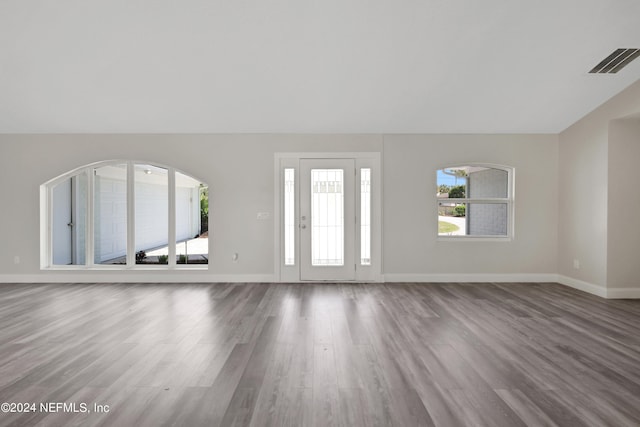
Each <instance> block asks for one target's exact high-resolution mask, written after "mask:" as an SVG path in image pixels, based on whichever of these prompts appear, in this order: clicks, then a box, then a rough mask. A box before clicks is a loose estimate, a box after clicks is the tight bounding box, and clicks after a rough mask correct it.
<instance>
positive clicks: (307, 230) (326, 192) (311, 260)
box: [299, 159, 356, 280]
mask: <svg viewBox="0 0 640 427" xmlns="http://www.w3.org/2000/svg"><path fill="white" fill-rule="evenodd" d="M355 197H356V192H355V160H354V159H300V211H299V212H300V218H299V227H300V279H301V280H355V273H356V266H355V235H356V227H355V224H356V213H355V205H356V203H355Z"/></svg>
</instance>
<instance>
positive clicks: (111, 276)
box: [0, 268, 640, 299]
mask: <svg viewBox="0 0 640 427" xmlns="http://www.w3.org/2000/svg"><path fill="white" fill-rule="evenodd" d="M106 270H109V269H105V270H103V271H101V272H100V273H97V272H88V273H87V274H81V273H79V272H78V271H77V270H75V271H74V273H73V274H69V273H68V271H70V270H66V271H67V272H65V270H59V271H57V272H56V271H55V270H47V271H46V272H45V273H43V274H0V284H3V283H4V284H9V283H276V282H278V280H277V275H276V274H209V273H208V271H207V270H206V269H200V270H196V269H193V268H187V269H176V270H169V271H167V270H166V269H165V270H159V271H151V269H145V270H133V271H132V270H129V271H127V272H126V273H123V271H122V270H115V269H111V270H112V273H107V271H106ZM185 270H186V271H190V274H185V273H186V271H185ZM359 282H361V281H355V282H354V283H359ZM412 282H413V283H452V282H463V283H491V282H494V283H509V282H514V283H559V284H561V285H564V286H568V287H570V288H574V289H577V290H579V291H583V292H587V293H589V294H592V295H596V296H598V297H601V298H607V299H623V298H624V299H640V288H611V289H607V288H605V287H603V286H599V285H594V284H593V283H588V282H585V281H582V280H578V279H574V278H571V277H567V276H563V275H557V274H544V273H522V274H517V273H513V274H491V273H479V274H467V273H463V274H418V273H416V274H405V273H392V274H386V275H381V276H380V277H379V280H371V281H367V282H366V283H412ZM287 283H309V282H301V281H292V282H287Z"/></svg>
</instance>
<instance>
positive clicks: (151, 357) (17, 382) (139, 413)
mask: <svg viewBox="0 0 640 427" xmlns="http://www.w3.org/2000/svg"><path fill="white" fill-rule="evenodd" d="M0 327H1V331H2V333H1V335H0V402H13V403H14V404H22V403H35V404H36V405H37V408H36V410H35V411H32V410H31V409H33V408H30V409H29V412H24V413H0V425H1V426H31V425H38V426H40V425H41V426H45V425H46V426H80V425H82V426H85V425H88V426H111V425H113V426H133V425H135V426H162V425H167V426H169V425H185V426H205V425H212V426H219V425H220V426H361V425H362V426H509V427H513V426H522V425H529V426H639V425H640V301H631V300H615V301H614V300H609V301H608V300H604V299H600V298H597V297H594V296H591V295H588V294H584V293H581V292H578V291H574V290H572V289H569V288H566V287H563V286H561V285H557V284H531V283H528V284H464V283H456V284H438V283H433V284H410V283H407V284H136V285H130V284H127V285H125V284H117V283H113V284H100V285H97V284H96V285H73V284H50V285H25V284H16V285H0ZM40 403H49V404H51V403H53V404H56V403H60V404H62V403H67V404H75V405H76V407H75V410H76V411H81V410H82V406H81V404H87V409H88V410H89V411H91V412H86V413H85V412H69V410H70V409H74V408H73V407H69V406H68V407H67V408H65V407H64V406H62V407H60V406H58V407H57V408H56V407H55V406H54V407H53V410H54V411H55V412H52V411H50V412H47V411H43V410H42V408H41V407H40ZM94 404H100V405H108V406H109V411H108V412H106V413H99V412H95V410H94ZM14 409H17V407H14ZM23 409H24V408H23Z"/></svg>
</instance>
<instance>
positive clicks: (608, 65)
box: [589, 49, 640, 74]
mask: <svg viewBox="0 0 640 427" xmlns="http://www.w3.org/2000/svg"><path fill="white" fill-rule="evenodd" d="M638 56H640V49H616V50H615V52H613V53H612V54H611V55H609V56H607V57H606V58H605V59H603V60H602V61H600V63H599V64H598V65H596V66H595V67H593V69H592V70H591V71H589V73H595V74H614V73H617V72H618V71H620V70H622V69H623V68H624V67H626V66H627V65H629V63H630V62H631V61H633V60H634V59H636V58H637V57H638Z"/></svg>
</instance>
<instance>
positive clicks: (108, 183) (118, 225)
mask: <svg viewBox="0 0 640 427" xmlns="http://www.w3.org/2000/svg"><path fill="white" fill-rule="evenodd" d="M93 172H94V179H93V187H94V189H93V230H94V236H93V237H94V262H95V263H96V264H126V263H127V165H126V164H119V165H110V166H102V167H99V168H95V169H94V170H93Z"/></svg>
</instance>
